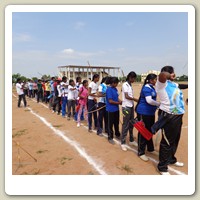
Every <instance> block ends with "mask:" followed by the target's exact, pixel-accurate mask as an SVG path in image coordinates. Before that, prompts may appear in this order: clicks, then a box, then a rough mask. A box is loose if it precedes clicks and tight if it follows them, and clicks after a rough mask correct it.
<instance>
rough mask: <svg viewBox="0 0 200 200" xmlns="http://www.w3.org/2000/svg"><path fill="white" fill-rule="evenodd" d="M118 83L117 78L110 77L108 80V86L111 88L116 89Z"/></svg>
mask: <svg viewBox="0 0 200 200" xmlns="http://www.w3.org/2000/svg"><path fill="white" fill-rule="evenodd" d="M118 83H119V79H118V78H117V77H112V78H111V79H110V86H111V87H117V85H118Z"/></svg>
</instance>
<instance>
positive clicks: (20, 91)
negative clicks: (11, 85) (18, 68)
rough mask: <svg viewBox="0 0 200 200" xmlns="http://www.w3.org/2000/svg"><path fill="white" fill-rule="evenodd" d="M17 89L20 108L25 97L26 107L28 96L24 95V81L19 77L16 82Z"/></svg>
mask: <svg viewBox="0 0 200 200" xmlns="http://www.w3.org/2000/svg"><path fill="white" fill-rule="evenodd" d="M16 90H17V94H18V97H19V98H18V108H20V105H21V101H22V99H23V102H24V107H26V104H27V102H26V97H25V95H24V91H23V83H22V82H21V79H20V78H18V79H17V83H16Z"/></svg>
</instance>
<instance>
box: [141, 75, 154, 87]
mask: <svg viewBox="0 0 200 200" xmlns="http://www.w3.org/2000/svg"><path fill="white" fill-rule="evenodd" d="M156 81H157V75H156V74H148V75H147V77H146V79H145V80H144V85H146V84H147V83H149V84H152V85H155V84H156Z"/></svg>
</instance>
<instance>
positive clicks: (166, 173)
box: [157, 168, 171, 175]
mask: <svg viewBox="0 0 200 200" xmlns="http://www.w3.org/2000/svg"><path fill="white" fill-rule="evenodd" d="M157 171H158V172H159V173H160V174H161V175H171V174H170V173H169V172H161V171H160V170H159V169H158V168H157Z"/></svg>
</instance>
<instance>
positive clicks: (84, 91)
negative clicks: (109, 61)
mask: <svg viewBox="0 0 200 200" xmlns="http://www.w3.org/2000/svg"><path fill="white" fill-rule="evenodd" d="M78 96H79V101H78V103H79V106H80V107H79V109H78V111H77V112H78V116H77V127H78V128H79V127H80V120H81V115H82V112H83V109H84V114H85V117H86V120H88V114H87V113H88V111H87V110H88V109H87V100H88V80H84V81H83V86H82V87H81V88H80V89H79V93H78Z"/></svg>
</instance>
